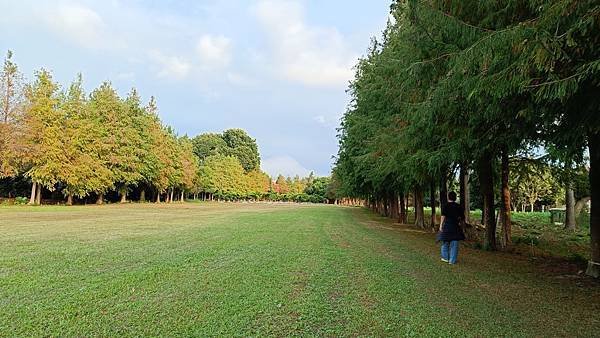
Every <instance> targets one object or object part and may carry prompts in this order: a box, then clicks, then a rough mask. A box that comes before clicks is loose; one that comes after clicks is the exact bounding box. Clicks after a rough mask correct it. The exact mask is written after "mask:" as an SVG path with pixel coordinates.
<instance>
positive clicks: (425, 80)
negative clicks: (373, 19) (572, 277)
mask: <svg viewBox="0 0 600 338" xmlns="http://www.w3.org/2000/svg"><path fill="white" fill-rule="evenodd" d="M391 9H392V10H391V13H392V16H393V20H391V21H390V22H389V24H388V26H387V28H386V30H385V31H384V34H383V37H382V38H381V39H373V42H372V44H371V47H370V49H369V52H368V54H367V55H366V56H365V57H364V58H362V59H361V60H360V61H359V64H358V66H357V69H356V77H355V79H354V80H353V81H352V82H351V85H350V88H349V92H350V94H351V95H352V102H351V104H350V106H349V109H348V110H347V112H346V113H345V115H344V117H343V120H342V125H341V128H340V132H339V140H340V150H339V153H338V157H337V163H336V167H335V169H334V181H335V182H336V185H337V186H338V194H339V195H342V196H348V197H354V196H356V197H363V198H368V199H369V200H370V203H371V205H372V206H373V207H374V208H376V209H379V210H380V211H382V212H385V213H387V214H389V215H392V216H394V217H396V216H397V217H399V218H400V219H404V220H405V219H406V216H405V214H406V211H405V209H406V206H405V204H406V202H405V201H406V196H407V195H408V194H410V195H412V196H413V197H414V202H413V204H414V206H415V214H416V224H417V225H418V226H421V227H425V224H426V222H425V219H424V213H423V205H424V204H425V201H424V192H425V191H427V192H428V195H429V196H430V197H431V196H435V195H436V194H437V193H438V192H439V196H440V198H439V200H440V203H441V204H442V205H443V204H444V203H445V202H446V201H445V198H446V192H447V190H448V180H449V179H451V178H453V177H454V176H453V175H454V173H456V172H458V175H457V176H458V178H459V179H458V181H459V182H460V183H459V190H460V195H461V203H462V204H463V206H465V207H466V208H467V209H468V207H469V201H470V200H471V198H472V197H474V196H470V195H469V191H471V190H472V189H470V187H469V183H470V182H472V183H475V184H476V185H477V191H478V192H479V195H480V199H481V201H482V206H483V222H482V223H483V224H484V225H485V228H486V235H485V240H484V247H486V248H487V249H490V250H496V249H497V246H498V245H497V227H496V206H499V209H500V211H499V215H500V217H499V218H500V224H501V229H500V240H499V243H500V245H501V246H508V245H510V243H511V205H512V204H513V203H514V202H513V199H512V198H511V190H512V191H513V192H515V191H516V190H515V188H516V186H515V184H517V183H518V182H516V181H517V180H518V179H519V178H518V177H517V176H516V175H515V174H516V173H517V172H518V170H515V169H514V166H513V165H511V163H514V162H515V161H514V159H516V158H530V157H531V156H530V155H531V154H532V153H538V154H539V153H543V154H542V155H543V156H544V157H545V158H546V159H547V163H552V165H553V167H554V168H560V169H561V171H562V174H561V175H559V176H560V178H561V180H562V182H563V184H564V186H565V187H566V189H565V190H566V197H567V198H568V199H569V198H570V199H571V200H572V199H573V194H572V192H573V182H571V177H573V173H574V172H582V171H584V172H585V173H587V174H588V175H589V176H588V177H589V187H590V189H591V200H592V209H591V226H590V230H591V260H590V264H589V268H588V274H590V275H594V276H599V275H600V204H599V203H598V202H597V201H600V176H599V175H600V169H598V168H600V119H598V112H599V103H600V97H599V96H598V93H600V88H599V82H600V76H599V75H600V57H599V54H600V48H599V46H600V43H599V42H600V41H599V40H600V29H599V26H600V20H599V13H600V5H599V4H598V2H597V1H592V0H553V1H539V0H528V1H504V0H503V1H500V0H498V1H476V0H460V1H452V2H450V1H445V0H427V1H425V0H396V1H394V3H393V4H392V7H391ZM587 156H589V157H587ZM523 163H526V161H524V162H523ZM511 167H512V168H511ZM518 167H519V168H523V167H522V166H518ZM511 169H513V172H511ZM588 169H589V170H588ZM537 174H539V175H541V177H542V180H543V181H545V180H546V178H547V177H546V178H544V175H545V174H544V172H543V171H538V172H537ZM511 182H512V183H513V186H511ZM520 183H522V184H521V186H522V187H523V186H525V183H527V182H524V181H521V182H520ZM496 196H498V198H497V199H496ZM569 196H571V197H569ZM514 197H518V196H514ZM594 201H596V203H594ZM431 202H433V203H431ZM430 203H431V206H432V208H433V209H434V210H435V207H436V204H435V198H432V199H431V201H430ZM567 204H568V205H571V204H572V203H570V202H569V201H568V203H567ZM570 209H571V208H567V211H568V212H572V211H570ZM431 223H435V219H432V222H431Z"/></svg>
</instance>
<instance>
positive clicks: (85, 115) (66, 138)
mask: <svg viewBox="0 0 600 338" xmlns="http://www.w3.org/2000/svg"><path fill="white" fill-rule="evenodd" d="M60 109H61V110H62V112H63V113H64V115H63V121H62V122H61V123H62V124H63V127H64V135H63V136H62V137H60V141H61V142H62V144H61V148H62V150H63V152H64V162H63V163H61V170H60V174H59V177H58V178H59V181H60V182H62V183H63V184H64V185H65V188H64V189H63V194H65V195H66V197H67V204H68V205H71V204H73V196H78V197H80V198H83V197H86V196H88V195H89V194H90V193H91V192H94V191H99V190H102V189H104V187H106V186H110V185H111V184H112V181H111V180H112V173H111V172H110V170H109V169H108V168H107V167H106V166H105V165H104V163H103V162H102V161H101V159H100V158H99V157H98V156H96V155H97V154H96V152H95V151H96V149H99V148H101V147H102V144H101V141H102V139H101V138H100V137H99V134H98V132H97V128H96V125H95V124H94V123H93V121H92V120H91V119H90V118H89V117H90V113H89V107H88V103H87V101H86V99H85V93H84V90H83V84H82V77H81V75H79V76H78V77H77V79H76V80H75V81H74V82H73V83H72V84H71V86H70V87H69V89H68V91H67V92H66V93H65V94H64V95H63V99H62V102H61V104H60Z"/></svg>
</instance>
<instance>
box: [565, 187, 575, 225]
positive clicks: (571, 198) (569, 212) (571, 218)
mask: <svg viewBox="0 0 600 338" xmlns="http://www.w3.org/2000/svg"><path fill="white" fill-rule="evenodd" d="M565 204H566V208H565V229H568V230H575V229H576V228H577V223H576V220H575V191H574V190H573V183H572V182H571V181H569V182H567V189H566V196H565Z"/></svg>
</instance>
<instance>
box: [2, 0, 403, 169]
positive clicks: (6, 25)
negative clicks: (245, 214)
mask: <svg viewBox="0 0 600 338" xmlns="http://www.w3.org/2000/svg"><path fill="white" fill-rule="evenodd" d="M390 2H391V0H255V1H251V0H197V1H192V0H187V1H185V0H161V1H159V0H103V1H101V0H97V1H86V0H64V1H61V0H37V1H35V0H18V1H13V0H0V13H2V15H0V30H1V31H2V34H0V52H1V53H2V54H5V53H6V51H7V50H9V49H10V50H12V51H13V53H14V60H15V61H16V62H17V64H18V65H19V67H20V70H21V71H22V72H23V73H24V75H25V77H26V79H31V78H32V77H33V74H34V71H35V70H37V69H40V68H45V69H48V70H50V71H52V73H53V75H54V78H55V79H56V80H57V81H58V82H59V83H60V84H61V85H62V86H64V87H66V86H67V85H68V84H69V83H70V82H71V81H72V80H73V79H74V78H75V76H76V74H77V73H82V74H83V78H84V82H85V87H86V89H87V90H88V92H89V91H91V90H92V89H93V88H95V87H97V86H98V85H99V84H100V83H101V82H103V81H110V82H111V83H112V84H113V86H114V87H115V88H116V89H117V90H118V91H119V93H120V94H121V95H125V94H126V93H127V92H128V91H129V90H130V89H131V88H132V87H135V88H137V89H138V91H139V92H140V94H141V95H142V97H143V98H144V99H145V100H148V99H149V97H150V96H155V97H156V98H157V101H158V107H159V113H160V116H161V119H162V120H163V121H164V122H165V123H166V124H168V125H171V126H172V127H174V128H175V130H176V131H177V132H178V134H180V135H184V134H187V135H189V136H195V135H197V134H200V133H204V132H221V131H223V130H225V129H229V128H242V129H245V130H247V131H248V133H249V134H250V135H251V136H252V137H253V138H255V139H256V140H257V142H258V145H259V150H260V153H261V159H262V165H261V166H262V168H263V170H265V171H266V172H267V173H269V174H271V175H273V176H275V175H277V174H279V173H282V174H284V175H290V176H293V175H300V176H303V175H307V174H308V173H309V172H310V171H314V172H315V173H316V174H318V175H329V173H330V170H331V166H332V162H333V160H332V156H334V155H335V154H336V153H337V139H336V133H337V132H336V128H337V127H338V126H339V120H340V117H341V116H342V114H343V113H344V111H345V109H346V107H347V104H348V102H349V97H348V95H347V93H346V89H347V87H348V82H349V81H350V80H351V79H352V78H353V73H354V72H353V67H354V65H355V64H356V62H357V60H358V58H359V57H360V56H362V55H364V54H365V53H366V50H367V47H368V45H369V41H370V38H371V37H372V36H377V35H380V32H381V31H382V30H383V28H384V27H385V23H386V21H387V17H388V12H389V4H390Z"/></svg>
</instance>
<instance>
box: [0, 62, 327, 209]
mask: <svg viewBox="0 0 600 338" xmlns="http://www.w3.org/2000/svg"><path fill="white" fill-rule="evenodd" d="M0 105H1V107H0V108H1V109H0V194H1V195H4V196H8V197H17V196H20V195H21V193H22V192H23V191H24V190H25V189H28V191H30V193H29V204H41V203H42V200H43V198H44V197H46V198H47V199H54V200H55V199H57V198H64V200H65V203H66V204H68V205H71V204H73V203H75V202H86V203H87V202H95V203H97V204H102V203H104V202H105V201H106V200H109V201H120V202H126V201H128V200H129V199H133V200H138V201H146V200H147V199H149V200H152V201H155V202H161V201H163V202H172V201H175V200H179V201H183V200H184V199H185V198H186V197H193V198H202V199H205V200H227V201H237V200H278V201H279V200H282V201H297V202H317V203H323V202H327V198H326V197H325V193H324V192H322V191H321V190H319V189H320V188H318V187H320V186H321V185H322V184H321V183H322V181H323V180H327V178H315V177H314V176H313V175H312V174H311V176H310V177H307V178H304V179H300V178H295V179H293V180H292V179H289V178H288V179H283V181H284V182H282V181H281V179H278V181H277V182H272V180H271V178H270V177H269V176H268V175H267V174H265V173H264V172H262V171H260V156H259V152H258V146H257V144H256V141H255V140H254V139H252V138H251V137H250V136H249V135H248V134H247V133H246V132H245V131H244V130H241V129H230V130H226V131H225V132H223V133H222V134H202V135H199V136H197V137H195V138H193V139H190V138H188V137H187V136H182V137H180V136H178V135H177V134H176V133H175V131H174V130H173V129H172V128H171V127H169V126H166V125H164V124H163V123H162V122H161V120H160V118H159V117H158V108H157V104H156V100H155V98H154V97H152V98H151V99H150V101H149V102H148V103H147V104H143V103H142V102H141V99H140V96H139V93H138V92H137V91H136V90H135V89H132V90H131V91H130V92H129V93H128V94H127V95H126V97H124V98H123V97H120V96H119V95H118V93H117V92H116V90H115V89H114V88H113V87H112V86H111V84H110V83H109V82H104V83H102V84H101V85H100V86H99V87H98V88H96V89H94V90H93V91H92V92H91V93H90V94H89V95H88V94H86V93H85V91H84V89H83V81H82V76H81V75H78V76H77V77H76V79H75V80H74V81H73V82H72V83H71V84H70V85H69V86H68V87H66V88H61V86H60V85H59V84H58V83H56V82H55V81H54V79H53V77H52V74H51V73H50V72H49V71H47V70H44V69H42V70H39V71H37V72H36V73H35V76H34V80H33V81H32V82H31V83H25V81H24V77H23V75H22V74H21V73H20V72H19V70H18V67H17V65H16V64H15V63H14V61H13V60H12V53H11V52H10V51H9V52H8V54H7V56H6V58H5V60H4V64H3V67H2V70H1V73H0ZM26 187H28V188H26ZM29 189H30V190H29Z"/></svg>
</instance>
